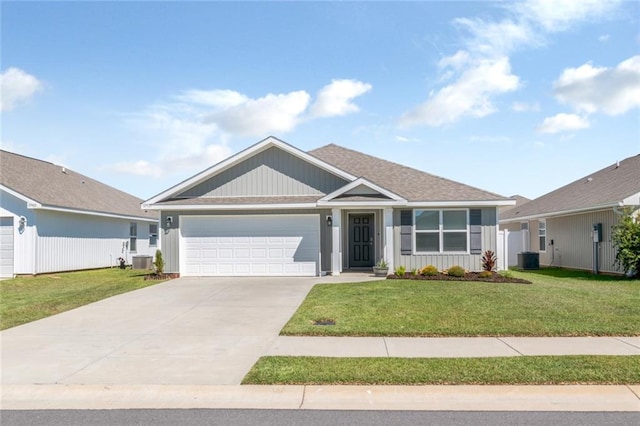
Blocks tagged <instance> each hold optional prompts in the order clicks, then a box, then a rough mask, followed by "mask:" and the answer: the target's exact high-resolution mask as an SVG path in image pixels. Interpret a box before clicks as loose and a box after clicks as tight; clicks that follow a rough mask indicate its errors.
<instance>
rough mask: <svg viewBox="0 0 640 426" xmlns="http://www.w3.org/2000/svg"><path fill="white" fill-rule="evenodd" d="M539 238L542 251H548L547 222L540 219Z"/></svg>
mask: <svg viewBox="0 0 640 426" xmlns="http://www.w3.org/2000/svg"><path fill="white" fill-rule="evenodd" d="M538 240H539V243H540V251H547V222H545V221H544V220H539V221H538Z"/></svg>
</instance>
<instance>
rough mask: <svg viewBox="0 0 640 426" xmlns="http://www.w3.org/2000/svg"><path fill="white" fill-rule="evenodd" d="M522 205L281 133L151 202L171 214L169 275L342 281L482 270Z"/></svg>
mask: <svg viewBox="0 0 640 426" xmlns="http://www.w3.org/2000/svg"><path fill="white" fill-rule="evenodd" d="M513 204H515V203H514V201H512V200H509V199H507V198H504V197H502V196H500V195H496V194H493V193H491V192H487V191H484V190H481V189H477V188H474V187H471V186H468V185H464V184H461V183H458V182H453V181H451V180H448V179H444V178H441V177H438V176H434V175H431V174H428V173H424V172H422V171H419V170H416V169H412V168H409V167H406V166H403V165H400V164H396V163H392V162H390V161H386V160H383V159H380V158H376V157H372V156H370V155H366V154H363V153H361V152H357V151H354V150H351V149H347V148H343V147H340V146H337V145H333V144H330V145H326V146H323V147H321V148H318V149H315V150H313V151H310V152H304V151H301V150H300V149H298V148H295V147H294V146H291V145H289V144H287V143H285V142H283V141H281V140H279V139H276V138H274V137H268V138H266V139H264V140H263V141H261V142H259V143H257V144H255V145H253V146H251V147H249V148H247V149H246V150H244V151H242V152H240V153H238V154H236V155H233V156H232V157H230V158H228V159H226V160H224V161H222V162H220V163H218V164H216V165H214V166H212V167H210V168H208V169H206V170H204V171H202V172H200V173H198V174H196V175H194V176H193V177H191V178H189V179H187V180H185V181H183V182H181V183H179V184H177V185H175V186H174V187H172V188H170V189H167V190H166V191H164V192H162V193H160V194H158V195H156V196H154V197H152V198H150V199H149V200H147V201H145V202H144V203H143V208H144V209H148V210H155V211H159V212H160V213H161V217H160V226H161V228H162V241H161V244H162V253H163V256H164V259H165V263H166V266H165V270H166V271H167V272H172V273H179V274H180V275H182V276H215V275H223V276H225V275H226V276H233V275H237V276H251V275H257V276H262V275H273V276H283V275H297V276H317V275H322V274H327V273H329V274H334V275H337V274H340V273H341V272H343V271H345V270H354V269H359V268H367V269H370V268H371V267H372V266H373V265H374V264H375V263H376V262H378V261H379V260H380V259H384V260H385V261H386V262H387V263H388V265H389V267H390V268H391V270H393V268H394V266H398V265H404V266H405V267H406V268H407V270H408V271H410V270H411V269H413V268H420V267H423V266H426V265H428V264H432V265H435V266H437V267H438V268H440V269H445V268H448V267H450V266H452V265H460V266H463V267H464V268H466V269H468V270H480V269H481V257H482V254H483V253H484V251H485V250H492V251H494V252H495V251H496V247H497V239H498V213H497V209H498V208H499V207H500V206H504V205H513Z"/></svg>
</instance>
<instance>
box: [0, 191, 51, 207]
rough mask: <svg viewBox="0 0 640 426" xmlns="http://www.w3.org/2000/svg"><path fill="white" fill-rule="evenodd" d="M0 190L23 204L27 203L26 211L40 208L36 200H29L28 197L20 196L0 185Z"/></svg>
mask: <svg viewBox="0 0 640 426" xmlns="http://www.w3.org/2000/svg"><path fill="white" fill-rule="evenodd" d="M0 189H1V190H3V191H4V192H6V193H7V194H11V195H13V196H14V197H16V198H18V199H20V200H22V201H24V202H25V203H27V208H28V209H37V208H40V207H42V204H40V203H39V202H37V201H36V200H34V199H31V198H29V197H27V196H25V195H22V194H21V193H19V192H16V191H14V190H13V189H11V188H9V187H6V186H4V185H0Z"/></svg>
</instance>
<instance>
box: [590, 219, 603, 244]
mask: <svg viewBox="0 0 640 426" xmlns="http://www.w3.org/2000/svg"><path fill="white" fill-rule="evenodd" d="M592 232H593V242H594V243H600V242H602V223H594V224H593V231H592Z"/></svg>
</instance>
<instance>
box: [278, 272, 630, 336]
mask: <svg viewBox="0 0 640 426" xmlns="http://www.w3.org/2000/svg"><path fill="white" fill-rule="evenodd" d="M544 272H545V273H523V272H512V274H513V275H514V276H517V277H519V278H526V279H527V280H530V281H532V282H533V284H530V285H523V284H511V283H487V282H459V281H458V282H456V281H412V280H381V281H374V282H365V283H352V284H319V285H316V286H315V287H314V288H313V289H312V290H311V292H310V293H309V295H308V296H307V298H306V299H305V301H304V302H303V303H302V305H301V306H300V307H299V309H298V310H297V312H296V313H295V314H294V316H293V317H292V318H291V319H290V320H289V322H288V323H287V324H286V325H285V327H284V328H283V329H282V331H281V334H282V335H308V336H408V337H417V336H425V337H426V336H611V335H624V336H638V335H640V321H638V318H640V281H638V280H623V279H621V278H619V277H603V276H595V277H594V276H589V274H585V273H583V272H575V271H571V272H565V271H555V270H552V271H544ZM554 273H556V274H557V275H556V276H554V275H553V274H554ZM547 274H548V275H547ZM318 319H331V320H333V321H334V322H335V325H332V326H317V325H314V320H318Z"/></svg>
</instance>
